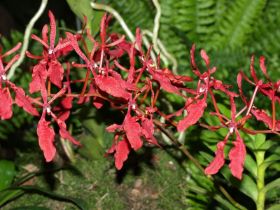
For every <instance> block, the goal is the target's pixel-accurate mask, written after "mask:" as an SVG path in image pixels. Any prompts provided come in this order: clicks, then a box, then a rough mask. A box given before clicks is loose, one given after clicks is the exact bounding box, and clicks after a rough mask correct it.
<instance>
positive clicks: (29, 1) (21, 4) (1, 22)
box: [0, 0, 75, 36]
mask: <svg viewBox="0 0 280 210" xmlns="http://www.w3.org/2000/svg"><path fill="white" fill-rule="evenodd" d="M40 4H41V1H40V0H0V34H1V35H4V36H9V33H10V31H11V30H19V31H24V30H25V27H26V25H27V24H28V22H29V21H30V19H31V18H32V17H33V15H34V14H35V13H36V12H37V10H38V8H39V7H40ZM48 10H52V11H53V13H54V14H55V16H56V18H57V19H58V20H61V19H63V20H64V21H65V23H66V25H67V26H71V27H74V26H75V16H74V14H73V13H72V12H71V10H70V8H69V6H68V4H67V3H66V1H64V0H49V2H48V5H47V8H46V10H45V11H44V13H43V15H42V16H41V17H40V18H39V20H38V21H37V22H36V24H35V28H36V29H41V28H42V26H43V25H44V24H46V23H47V22H48V15H47V14H48Z"/></svg>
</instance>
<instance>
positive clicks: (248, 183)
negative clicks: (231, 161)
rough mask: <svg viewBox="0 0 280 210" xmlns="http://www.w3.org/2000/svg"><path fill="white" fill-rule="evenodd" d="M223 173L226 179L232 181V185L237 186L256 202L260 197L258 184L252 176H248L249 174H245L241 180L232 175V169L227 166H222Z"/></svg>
mask: <svg viewBox="0 0 280 210" xmlns="http://www.w3.org/2000/svg"><path fill="white" fill-rule="evenodd" d="M221 173H222V174H223V176H224V177H225V179H226V180H228V181H230V182H231V183H232V185H234V186H235V187H237V188H238V189H239V190H240V191H241V192H243V193H244V194H245V195H247V196H248V197H250V198H252V199H253V200H254V201H255V202H256V200H257V197H258V188H257V184H256V183H255V181H254V180H253V179H252V178H251V177H250V176H248V175H247V174H243V177H242V180H241V181H239V180H237V179H235V178H234V177H232V175H231V173H230V170H229V169H228V168H226V167H223V168H222V170H221Z"/></svg>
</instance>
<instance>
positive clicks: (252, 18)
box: [215, 0, 266, 48]
mask: <svg viewBox="0 0 280 210" xmlns="http://www.w3.org/2000/svg"><path fill="white" fill-rule="evenodd" d="M265 5H266V0H236V1H235V2H234V3H232V4H231V5H230V6H229V7H228V8H227V11H226V13H225V16H224V18H225V19H224V20H223V21H222V22H221V25H220V27H219V31H220V32H219V34H218V35H217V36H215V38H216V39H217V40H219V41H218V42H217V43H216V44H217V47H218V48H224V47H226V46H229V47H231V48H237V47H240V46H243V45H244V43H245V42H246V41H247V39H248V38H249V35H250V34H251V33H252V32H253V27H254V26H255V25H254V24H255V22H256V20H257V19H258V17H260V16H261V14H262V11H263V9H264V8H265Z"/></svg>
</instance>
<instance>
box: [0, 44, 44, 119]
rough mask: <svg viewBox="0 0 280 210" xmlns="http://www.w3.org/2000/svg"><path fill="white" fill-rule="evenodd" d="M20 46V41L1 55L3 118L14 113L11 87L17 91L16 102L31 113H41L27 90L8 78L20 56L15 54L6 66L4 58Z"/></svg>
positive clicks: (0, 79) (1, 113)
mask: <svg viewBox="0 0 280 210" xmlns="http://www.w3.org/2000/svg"><path fill="white" fill-rule="evenodd" d="M20 47H21V43H18V44H17V45H16V46H15V47H14V48H12V49H11V50H9V51H7V52H6V53H4V54H3V55H0V117H1V119H2V120H4V119H9V118H11V117H12V115H13V111H12V104H13V99H12V97H11V94H10V89H12V90H13V91H14V92H15V103H16V104H17V105H18V106H19V107H22V108H23V109H24V110H25V111H26V112H28V113H29V114H31V115H34V116H38V115H39V113H38V112H37V110H36V109H35V108H34V107H33V106H32V99H31V98H29V97H28V96H26V95H25V92H24V90H23V89H22V88H21V87H17V86H16V85H15V84H14V83H12V82H11V81H10V80H8V79H7V74H6V73H7V71H8V70H9V69H10V67H11V66H12V65H13V63H14V62H15V61H16V60H17V59H18V58H19V54H17V55H15V56H14V57H13V58H12V59H11V60H10V61H9V62H8V63H7V65H6V66H4V64H3V58H5V57H7V56H9V55H11V54H13V53H15V52H16V51H17V50H18V49H19V48H20Z"/></svg>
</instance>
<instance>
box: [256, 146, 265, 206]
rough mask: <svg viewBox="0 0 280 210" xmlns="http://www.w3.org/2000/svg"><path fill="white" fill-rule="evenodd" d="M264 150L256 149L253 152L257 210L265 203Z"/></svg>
mask: <svg viewBox="0 0 280 210" xmlns="http://www.w3.org/2000/svg"><path fill="white" fill-rule="evenodd" d="M264 154H265V152H264V151H257V152H256V153H255V156H256V160H257V188H258V197H257V202H256V204H257V210H264V205H265V190H263V189H264V187H265V182H264V178H265V166H264V164H263V162H264Z"/></svg>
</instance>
